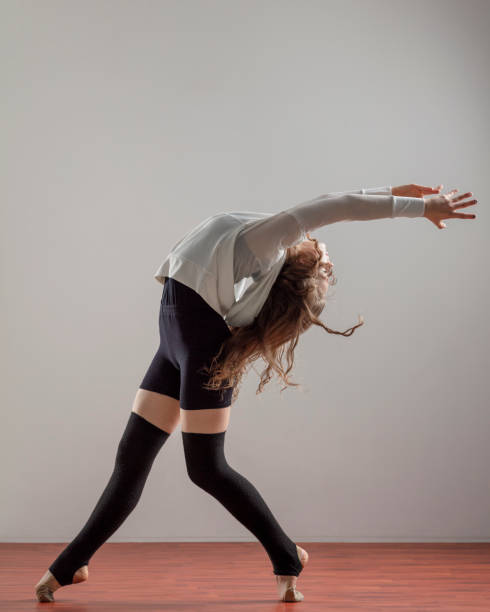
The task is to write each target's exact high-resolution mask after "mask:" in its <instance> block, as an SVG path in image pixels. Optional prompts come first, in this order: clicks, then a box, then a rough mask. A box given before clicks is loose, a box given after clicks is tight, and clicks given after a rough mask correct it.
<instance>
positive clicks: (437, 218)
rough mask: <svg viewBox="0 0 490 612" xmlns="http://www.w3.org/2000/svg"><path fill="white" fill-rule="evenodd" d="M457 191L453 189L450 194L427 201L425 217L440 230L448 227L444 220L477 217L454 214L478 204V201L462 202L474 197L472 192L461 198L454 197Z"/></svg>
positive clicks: (460, 196)
mask: <svg viewBox="0 0 490 612" xmlns="http://www.w3.org/2000/svg"><path fill="white" fill-rule="evenodd" d="M456 191H458V190H457V189H453V190H452V191H450V192H449V193H446V194H441V195H437V196H433V197H431V198H427V199H426V200H425V212H424V217H426V218H427V219H429V221H432V223H434V225H435V226H436V227H438V228H439V229H445V227H446V224H445V223H443V222H442V219H475V217H476V215H471V214H467V215H465V214H464V213H456V212H454V211H455V210H456V209H457V208H466V207H467V206H472V205H473V204H476V203H477V202H478V200H470V201H469V202H463V201H462V200H464V199H465V198H469V197H470V196H472V195H473V194H472V192H471V191H468V192H467V193H464V194H463V195H459V196H456V195H453V194H455V193H456ZM456 202H457V203H456Z"/></svg>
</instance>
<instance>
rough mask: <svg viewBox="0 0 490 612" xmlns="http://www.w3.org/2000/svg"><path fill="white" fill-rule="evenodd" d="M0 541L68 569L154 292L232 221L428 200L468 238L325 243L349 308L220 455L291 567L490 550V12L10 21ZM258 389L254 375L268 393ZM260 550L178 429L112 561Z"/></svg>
mask: <svg viewBox="0 0 490 612" xmlns="http://www.w3.org/2000/svg"><path fill="white" fill-rule="evenodd" d="M1 13H2V18H1V19H0V22H1V23H2V25H1V36H0V45H1V51H2V58H3V62H2V74H1V76H2V83H3V96H2V113H1V122H2V134H3V138H2V141H3V143H4V146H3V147H2V150H3V161H2V164H1V166H2V170H3V172H2V175H3V180H2V198H1V202H2V204H1V205H2V219H1V223H0V226H1V238H2V282H1V292H2V294H1V297H2V309H3V316H2V318H1V324H2V330H1V331H2V343H1V344H2V363H1V371H2V427H1V428H0V432H1V440H0V442H1V446H0V448H1V458H0V459H1V466H2V467H1V478H2V483H1V490H2V498H3V499H2V509H1V514H0V517H1V522H0V538H1V540H2V541H4V542H8V541H10V542H33V541H53V542H63V541H64V542H66V541H69V540H71V539H72V537H73V536H74V535H75V534H76V533H78V531H79V529H80V528H81V527H82V525H83V524H84V522H85V520H86V519H87V518H88V515H89V513H90V512H91V511H92V509H93V507H94V505H95V503H96V501H97V500H98V498H99V496H100V494H101V492H102V490H103V488H104V487H105V485H106V483H107V481H108V478H109V476H110V474H111V472H112V468H113V464H114V458H115V453H116V447H117V443H118V441H119V439H120V437H121V435H122V432H123V430H124V427H125V425H126V422H127V419H128V417H129V412H130V410H131V405H132V401H133V398H134V394H135V392H136V389H137V388H138V386H139V384H140V382H141V380H142V378H143V375H144V373H145V371H146V369H147V367H148V365H149V364H150V361H151V359H152V357H153V354H154V352H155V351H156V348H157V345H158V308H159V301H160V294H161V289H162V287H161V285H159V284H158V283H157V281H156V280H155V279H154V278H153V274H154V272H155V270H156V269H157V267H158V265H159V264H160V263H161V261H163V259H164V257H165V255H166V254H167V252H168V250H169V249H170V247H171V245H172V244H174V243H175V242H176V241H177V240H178V239H179V238H180V237H181V236H182V235H183V234H184V233H185V232H187V231H188V230H189V229H191V228H192V227H193V226H194V225H196V224H197V223H199V222H200V221H201V220H202V219H203V218H204V217H206V216H208V215H211V214H214V213H216V212H220V211H226V210H240V209H245V210H259V211H278V210H281V209H282V208H286V207H289V206H291V205H293V204H295V203H297V202H301V201H306V200H308V199H311V198H313V197H316V196H318V195H320V194H322V193H327V192H329V191H344V190H349V189H359V188H361V187H376V186H382V185H400V184H405V183H411V182H416V183H420V184H426V185H432V186H436V185H437V184H438V183H443V184H444V192H446V191H448V190H449V189H452V188H458V189H460V191H461V193H463V192H465V191H473V193H474V196H475V197H476V198H477V199H478V200H479V203H478V204H477V205H476V206H475V207H473V208H471V209H470V210H467V211H465V212H475V213H476V214H477V219H476V220H475V221H461V220H453V221H448V222H447V226H448V227H447V229H445V230H438V229H436V227H435V226H434V225H433V224H432V223H430V222H429V221H428V220H426V219H423V218H417V219H407V218H405V219H383V220H376V221H371V222H347V223H337V224H334V225H330V226H326V227H324V228H321V229H320V230H318V231H317V232H316V233H315V234H314V235H316V236H317V237H318V238H319V239H321V240H322V241H325V242H326V245H327V249H328V251H329V254H330V257H331V259H332V261H333V262H334V264H335V271H336V275H337V277H338V284H337V285H336V286H335V287H333V288H332V289H331V297H330V300H329V302H328V304H327V308H326V310H325V311H324V313H323V315H322V318H323V320H324V321H325V322H326V323H327V325H328V326H329V327H331V328H334V329H337V330H345V329H347V328H348V327H350V326H352V325H354V324H355V323H357V315H358V314H363V315H364V317H365V325H364V326H363V327H361V328H359V329H357V330H356V331H355V332H354V334H353V335H352V336H351V337H342V336H334V335H330V334H327V333H326V332H324V331H323V330H322V329H320V328H317V327H314V328H313V329H311V330H309V331H308V332H307V333H306V334H305V335H304V336H303V337H302V339H301V341H300V345H299V347H298V349H297V351H296V367H295V369H294V372H293V376H292V379H293V381H295V382H299V383H301V384H302V385H303V387H302V389H301V390H299V391H297V390H294V389H292V388H290V389H288V390H286V391H284V392H283V393H282V394H280V388H281V386H282V385H280V384H279V383H277V382H273V383H270V384H269V385H268V386H267V387H266V391H265V392H264V393H263V394H262V395H258V396H257V395H256V394H255V390H256V388H257V385H258V380H259V379H258V376H257V375H256V374H255V373H253V372H252V373H250V374H249V376H248V378H247V379H246V381H245V382H244V385H243V389H242V392H241V395H240V398H239V400H238V401H237V403H236V404H235V406H234V407H233V410H232V416H231V422H230V426H229V428H228V432H227V436H226V447H225V448H226V455H227V458H228V461H229V463H230V465H231V466H232V467H234V468H235V469H237V470H238V471H240V472H241V473H242V474H243V475H244V476H246V477H247V478H248V479H249V480H251V481H252V482H253V483H254V484H255V486H256V487H257V488H258V489H259V491H260V492H261V493H262V495H263V496H264V498H265V500H266V502H267V503H268V504H269V506H270V508H271V510H272V511H273V512H274V514H275V515H276V517H277V518H278V520H279V521H280V523H281V525H282V526H283V528H284V529H285V530H286V531H287V533H288V535H289V536H290V537H291V538H293V539H295V540H296V541H390V540H396V541H401V540H404V541H424V540H430V541H438V540H440V541H445V540H451V541H458V540H470V541H471V540H475V541H476V540H485V539H487V540H488V536H489V533H490V513H489V511H488V510H489V505H490V490H489V487H488V465H489V463H490V444H489V434H490V417H489V410H488V406H489V378H488V373H489V366H490V363H489V348H488V347H489V340H490V338H489V335H490V334H489V323H488V312H489V307H490V292H489V286H488V276H489V275H488V261H489V250H490V249H489V244H490V242H489V240H488V232H489V218H490V217H489V214H488V206H489V204H488V202H487V185H486V182H485V180H484V179H485V176H486V174H487V173H488V167H489V161H490V159H489V152H488V140H489V136H490V134H489V113H488V108H490V100H489V98H490V96H489V83H488V78H487V75H488V73H487V72H486V69H487V68H488V60H489V55H490V53H489V38H488V29H489V25H490V23H489V22H490V5H489V4H488V3H487V2H484V1H466V2H464V3H463V2H453V1H427V0H424V1H419V0H418V1H414V0H411V1H406V2H400V1H391V2H386V1H373V0H372V1H369V2H365V1H355V0H347V1H346V0H342V1H338V2H330V1H311V0H308V1H305V2H291V1H260V2H259V1H249V0H247V1H240V2H237V1H234V2H228V1H225V0H223V1H207V0H206V1H197V0H196V1H194V2H189V1H185V2H182V1H181V0H179V1H173V2H168V1H160V2H156V1H147V2H144V3H140V2H136V1H133V2H129V1H120V0H119V1H117V2H116V1H107V0H106V1H100V0H97V1H93V0H92V1H87V0H84V1H83V2H82V1H78V2H74V1H71V2H64V1H53V0H45V1H44V2H41V3H39V2H35V1H22V2H18V1H5V0H4V1H3V2H2V4H1ZM260 365H262V364H259V363H256V367H259V366H260ZM153 540H154V541H173V540H180V541H186V540H210V541H212V540H223V541H228V540H244V541H256V540H255V538H254V537H253V536H252V535H251V534H250V533H249V532H248V531H247V530H246V529H245V528H244V527H242V525H241V524H239V523H238V522H237V521H236V520H235V519H234V518H233V517H232V516H231V515H230V514H229V513H228V512H227V511H226V510H225V509H224V508H223V507H222V506H221V505H220V504H219V503H218V502H217V501H216V500H215V499H214V498H212V497H210V496H209V495H207V494H206V493H205V492H204V491H202V490H201V489H199V488H197V487H196V486H195V485H194V484H192V483H191V482H190V480H189V479H188V477H187V474H186V470H185V465H184V454H183V448H182V440H181V433H180V428H178V429H176V430H175V432H174V433H173V435H172V436H171V438H170V439H169V440H168V442H167V443H166V445H165V446H164V448H163V449H162V451H161V453H160V455H159V456H158V458H157V460H156V461H155V464H154V467H153V471H152V473H151V474H150V477H149V480H148V482H147V485H146V488H145V490H144V492H143V496H142V499H141V501H140V503H139V505H138V507H137V508H136V509H135V510H134V512H133V513H132V514H131V515H130V517H129V518H128V519H127V521H126V522H125V523H124V524H123V525H122V527H121V528H120V529H119V530H118V531H117V532H116V534H114V536H113V537H112V538H111V539H110V541H153Z"/></svg>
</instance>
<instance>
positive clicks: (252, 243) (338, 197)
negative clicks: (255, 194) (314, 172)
mask: <svg viewBox="0 0 490 612" xmlns="http://www.w3.org/2000/svg"><path fill="white" fill-rule="evenodd" d="M423 214H424V199H423V198H412V197H402V196H395V195H392V188H391V186H388V187H374V188H367V189H361V190H358V191H345V192H334V193H328V194H325V195H322V196H319V197H317V198H315V199H313V200H308V201H306V202H303V203H301V204H296V205H294V206H291V207H290V208H287V209H285V210H282V211H280V212H278V213H275V214H271V215H270V216H269V217H267V218H265V219H261V220H260V221H257V222H256V223H253V224H251V225H250V226H249V227H247V228H245V230H244V231H243V232H242V233H241V235H240V236H239V241H240V242H242V241H243V243H244V245H245V247H246V249H248V250H249V251H251V253H252V254H253V256H254V257H255V259H256V260H258V262H259V263H260V267H261V268H262V269H264V268H268V267H269V266H271V265H272V264H273V263H274V262H275V261H277V259H278V258H279V257H280V255H281V252H282V249H286V248H288V247H290V246H294V245H295V244H298V243H299V242H302V241H303V240H305V239H306V233H307V232H310V231H313V230H315V229H317V228H319V227H322V226H324V225H328V224H330V223H336V222H338V221H356V220H359V221H360V220H369V219H383V218H394V217H421V216H423Z"/></svg>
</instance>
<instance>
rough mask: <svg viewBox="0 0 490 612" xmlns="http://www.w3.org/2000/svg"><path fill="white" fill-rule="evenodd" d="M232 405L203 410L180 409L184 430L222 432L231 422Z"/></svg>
mask: <svg viewBox="0 0 490 612" xmlns="http://www.w3.org/2000/svg"><path fill="white" fill-rule="evenodd" d="M230 412H231V406H226V407H225V408H205V409H203V410H183V409H182V408H181V409H180V416H181V419H182V431H184V432H189V433H220V432H222V431H226V429H227V428H228V423H229V422H230Z"/></svg>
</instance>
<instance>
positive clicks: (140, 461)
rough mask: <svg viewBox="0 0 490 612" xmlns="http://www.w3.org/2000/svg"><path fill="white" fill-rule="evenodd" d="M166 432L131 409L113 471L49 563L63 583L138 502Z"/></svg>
mask: <svg viewBox="0 0 490 612" xmlns="http://www.w3.org/2000/svg"><path fill="white" fill-rule="evenodd" d="M169 435H170V434H169V433H168V432H166V431H164V430H163V429H160V428H159V427H157V426H156V425H153V423H150V422H149V421H147V420H146V419H144V418H143V417H142V416H140V415H139V414H137V413H136V412H131V414H130V416H129V420H128V422H127V425H126V429H125V430H124V433H123V435H122V438H121V440H120V442H119V445H118V447H117V453H116V460H115V465H114V471H113V472H112V475H111V477H110V480H109V482H108V483H107V485H106V487H105V489H104V491H103V493H102V495H101V497H100V499H99V501H98V502H97V505H96V506H95V508H94V510H93V511H92V514H91V515H90V516H89V518H88V520H87V522H86V523H85V525H84V527H83V528H82V530H81V531H80V533H79V534H78V535H77V536H76V537H75V539H74V540H73V541H72V542H70V544H68V546H67V547H66V548H65V549H64V550H63V551H62V552H61V553H60V554H59V556H58V557H57V558H56V559H55V561H54V562H53V563H52V564H51V565H50V566H49V571H50V572H51V573H52V574H53V575H54V577H55V578H56V580H57V581H58V582H59V583H60V584H61V585H62V586H64V585H66V584H72V580H73V574H74V573H75V572H76V571H77V569H78V568H80V567H82V565H88V563H89V560H90V557H91V556H92V555H93V554H94V553H95V551H96V550H97V549H98V548H100V546H102V544H103V543H104V542H105V541H106V540H107V539H108V538H109V537H110V536H111V535H112V534H113V533H114V532H115V531H116V530H117V529H118V528H119V527H120V526H121V525H122V523H123V522H124V521H125V519H126V518H127V517H128V516H129V514H130V513H131V512H132V511H133V510H134V508H135V506H136V504H137V503H138V501H139V499H140V497H141V494H142V492H143V488H144V486H145V483H146V480H147V478H148V474H149V473H150V470H151V466H152V465H153V461H154V460H155V457H156V456H157V454H158V451H159V450H160V449H161V447H162V446H163V444H164V442H165V441H166V440H167V438H168V437H169Z"/></svg>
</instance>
